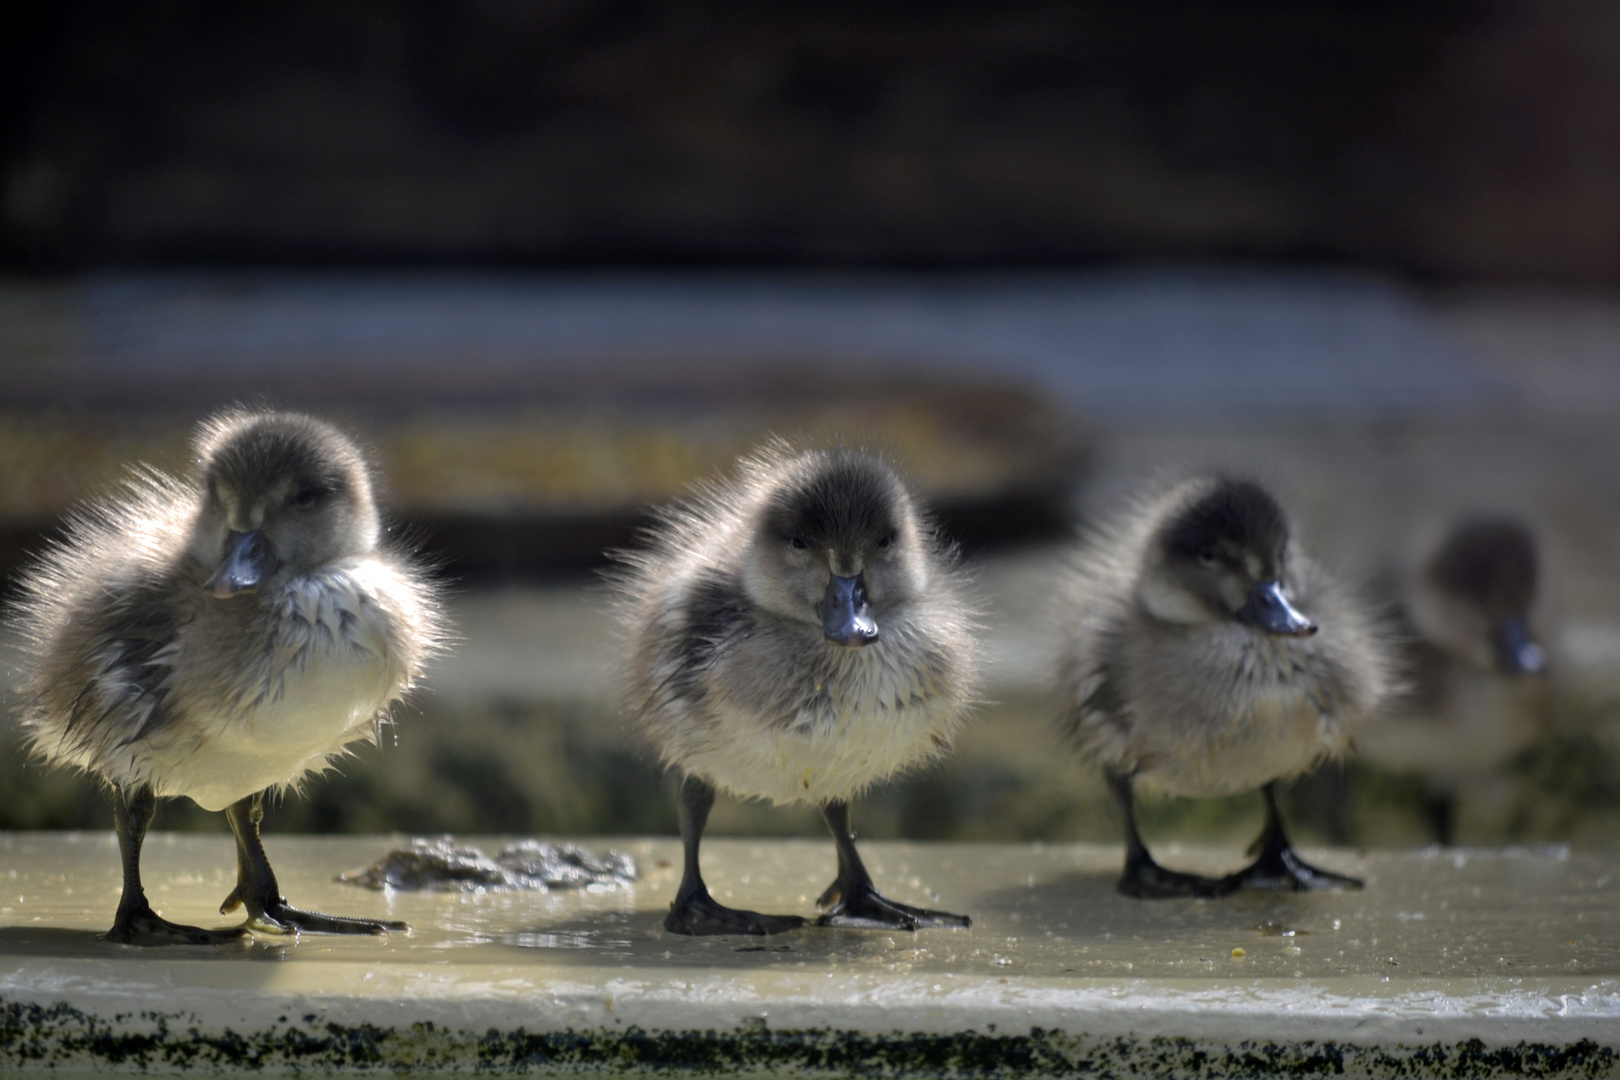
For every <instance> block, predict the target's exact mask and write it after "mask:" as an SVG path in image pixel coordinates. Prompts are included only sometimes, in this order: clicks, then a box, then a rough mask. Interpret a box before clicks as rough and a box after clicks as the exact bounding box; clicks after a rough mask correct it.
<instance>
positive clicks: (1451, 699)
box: [1356, 642, 1548, 790]
mask: <svg viewBox="0 0 1620 1080" xmlns="http://www.w3.org/2000/svg"><path fill="white" fill-rule="evenodd" d="M1407 673H1408V680H1409V682H1410V684H1411V687H1412V689H1411V692H1410V693H1408V694H1403V695H1402V696H1401V697H1400V699H1399V700H1398V701H1397V702H1396V703H1395V704H1394V705H1393V706H1392V707H1390V708H1389V709H1386V710H1383V711H1382V712H1380V713H1379V715H1378V716H1376V717H1375V718H1374V719H1373V720H1372V722H1371V723H1369V724H1368V725H1367V728H1366V730H1364V731H1363V732H1362V733H1361V735H1360V737H1359V738H1357V740H1356V754H1357V756H1358V757H1361V758H1364V759H1366V760H1367V761H1369V762H1371V763H1373V764H1375V765H1377V766H1379V767H1380V768H1383V769H1388V770H1390V771H1394V772H1415V773H1421V774H1422V775H1423V776H1424V777H1425V778H1427V779H1428V780H1429V782H1430V783H1431V784H1432V785H1433V786H1435V787H1437V788H1440V789H1443V790H1454V789H1456V788H1459V787H1462V786H1465V785H1466V784H1468V783H1469V782H1471V781H1473V780H1477V779H1479V778H1481V777H1487V776H1493V775H1495V774H1497V773H1499V772H1501V771H1502V769H1503V768H1504V767H1505V766H1506V765H1507V763H1508V762H1510V761H1512V760H1513V759H1514V758H1515V757H1517V756H1518V755H1519V754H1521V753H1523V752H1524V751H1525V750H1528V749H1529V748H1530V746H1531V745H1532V744H1533V743H1534V742H1535V741H1536V739H1537V738H1538V737H1540V735H1541V734H1542V732H1543V731H1544V730H1545V727H1546V722H1547V708H1548V701H1547V687H1546V684H1545V683H1543V682H1541V681H1539V680H1535V679H1526V678H1522V677H1521V678H1513V677H1510V676H1506V675H1501V674H1499V673H1497V672H1494V671H1484V670H1481V669H1479V668H1477V667H1474V666H1473V665H1471V664H1468V663H1466V662H1463V661H1460V660H1458V659H1456V658H1455V657H1452V656H1450V655H1448V654H1446V653H1444V652H1442V651H1441V650H1439V649H1437V648H1435V647H1434V646H1432V645H1429V644H1427V643H1421V642H1420V643H1418V644H1416V645H1414V646H1413V647H1412V649H1411V650H1410V656H1409V665H1408V667H1407Z"/></svg>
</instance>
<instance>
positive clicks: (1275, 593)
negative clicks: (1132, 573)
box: [1139, 480, 1316, 637]
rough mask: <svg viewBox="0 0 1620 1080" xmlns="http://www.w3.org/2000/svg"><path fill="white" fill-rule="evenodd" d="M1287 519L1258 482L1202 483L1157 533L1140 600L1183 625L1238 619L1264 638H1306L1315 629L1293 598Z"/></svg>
mask: <svg viewBox="0 0 1620 1080" xmlns="http://www.w3.org/2000/svg"><path fill="white" fill-rule="evenodd" d="M1287 556H1288V519H1287V517H1286V516H1285V515H1284V514H1283V510H1282V507H1281V506H1279V505H1278V504H1277V501H1276V500H1275V499H1274V498H1272V497H1271V495H1270V493H1269V492H1267V491H1266V490H1265V489H1264V488H1262V487H1260V485H1258V484H1255V483H1251V482H1249V481H1245V480H1217V481H1214V482H1212V483H1210V484H1207V485H1201V486H1200V487H1198V488H1197V489H1195V490H1194V492H1193V493H1192V494H1191V496H1190V497H1189V498H1188V499H1187V500H1186V501H1185V502H1183V503H1181V504H1180V505H1179V506H1177V507H1176V508H1175V509H1174V510H1173V511H1172V512H1171V513H1170V514H1169V516H1168V517H1167V518H1166V519H1165V520H1164V522H1163V524H1162V525H1161V526H1160V527H1159V529H1158V531H1157V532H1156V533H1155V535H1154V537H1153V540H1152V542H1151V543H1150V545H1149V549H1148V554H1147V562H1146V565H1145V567H1144V569H1143V573H1142V579H1141V588H1140V593H1139V595H1140V597H1141V600H1142V603H1143V606H1144V607H1145V608H1146V609H1147V611H1148V612H1149V614H1151V615H1153V616H1154V617H1155V618H1157V619H1159V620H1161V621H1163V622H1169V623H1176V624H1181V625H1200V624H1207V623H1215V622H1222V621H1236V622H1240V623H1244V624H1246V625H1248V626H1251V627H1253V628H1254V629H1256V630H1259V631H1262V632H1264V633H1267V634H1275V635H1280V636H1285V637H1309V636H1310V635H1312V634H1314V633H1316V624H1315V623H1314V622H1312V621H1311V620H1310V619H1308V618H1307V617H1306V616H1305V615H1304V614H1302V613H1301V612H1300V611H1299V610H1298V609H1297V608H1295V607H1294V605H1293V603H1292V602H1291V601H1290V600H1289V597H1288V592H1287V588H1286V586H1285V585H1284V578H1285V576H1286V573H1287Z"/></svg>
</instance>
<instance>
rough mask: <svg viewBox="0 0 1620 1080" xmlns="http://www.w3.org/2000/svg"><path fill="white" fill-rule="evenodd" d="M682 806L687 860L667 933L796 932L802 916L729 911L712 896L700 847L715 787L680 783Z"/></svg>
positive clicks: (690, 780) (698, 781)
mask: <svg viewBox="0 0 1620 1080" xmlns="http://www.w3.org/2000/svg"><path fill="white" fill-rule="evenodd" d="M679 805H680V812H681V846H682V847H683V848H684V849H685V854H686V859H685V863H684V865H683V867H682V869H681V887H680V889H679V890H678V891H677V892H676V893H675V900H674V902H673V903H671V904H670V905H669V914H668V915H665V916H664V929H665V930H668V931H669V932H670V933H672V934H690V935H693V936H697V937H704V936H708V935H710V934H752V935H755V936H764V935H765V934H780V933H782V931H784V930H797V929H798V928H799V927H801V926H803V925H804V924H805V920H804V918H803V917H802V916H799V915H761V914H760V913H759V912H757V911H743V910H740V909H738V908H728V907H725V906H723V905H722V904H721V903H720V902H719V901H718V900H716V899H715V898H714V897H712V896H710V895H709V887H708V886H707V885H705V884H703V872H702V870H701V869H699V867H698V845H699V844H700V843H702V842H703V829H704V827H705V826H706V825H708V823H709V810H710V808H712V807H713V806H714V788H713V787H712V786H711V785H710V784H709V782H708V781H707V780H704V779H703V778H702V777H698V776H690V775H689V776H687V777H686V778H685V779H684V780H682V781H681V796H680V803H679Z"/></svg>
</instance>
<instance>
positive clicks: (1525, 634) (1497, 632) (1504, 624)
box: [1491, 615, 1547, 675]
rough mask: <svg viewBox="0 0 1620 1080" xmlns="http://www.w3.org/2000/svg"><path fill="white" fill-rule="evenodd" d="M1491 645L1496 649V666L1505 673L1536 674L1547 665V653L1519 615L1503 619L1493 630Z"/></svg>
mask: <svg viewBox="0 0 1620 1080" xmlns="http://www.w3.org/2000/svg"><path fill="white" fill-rule="evenodd" d="M1491 647H1492V648H1493V649H1494V650H1495V651H1496V666H1497V668H1498V669H1499V670H1500V671H1501V672H1502V674H1504V675H1534V674H1536V673H1537V672H1539V671H1540V670H1541V669H1542V668H1544V667H1546V666H1547V653H1546V652H1545V651H1544V650H1543V649H1542V647H1541V646H1540V645H1537V644H1536V642H1535V639H1534V638H1532V637H1531V636H1530V628H1529V627H1528V626H1526V625H1525V624H1524V620H1523V619H1521V618H1519V617H1518V616H1517V615H1514V616H1511V617H1509V618H1506V619H1503V620H1502V621H1501V622H1499V623H1497V624H1496V626H1495V627H1494V628H1493V629H1492V630H1491Z"/></svg>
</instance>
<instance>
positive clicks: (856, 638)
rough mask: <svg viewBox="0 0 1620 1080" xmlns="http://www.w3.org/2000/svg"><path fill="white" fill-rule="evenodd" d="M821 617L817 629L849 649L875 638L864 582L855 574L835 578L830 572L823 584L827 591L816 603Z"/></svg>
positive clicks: (870, 642) (875, 631)
mask: <svg viewBox="0 0 1620 1080" xmlns="http://www.w3.org/2000/svg"><path fill="white" fill-rule="evenodd" d="M816 614H817V615H820V616H821V629H822V632H823V633H825V634H826V635H827V640H828V641H831V642H833V643H834V644H836V645H844V646H847V647H849V648H852V649H857V648H860V647H861V646H862V645H870V644H872V642H874V641H876V640H877V639H878V627H877V620H875V619H873V618H872V609H871V608H870V607H869V606H868V605H867V603H866V581H865V580H864V579H863V578H862V577H861V575H859V574H857V575H855V576H854V577H839V576H838V575H836V574H834V575H833V579H832V580H831V581H829V582H828V583H827V593H826V595H824V596H823V597H822V598H821V603H819V604H817V605H816Z"/></svg>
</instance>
